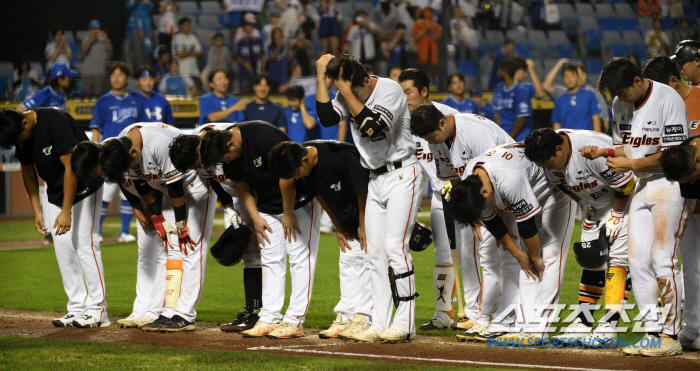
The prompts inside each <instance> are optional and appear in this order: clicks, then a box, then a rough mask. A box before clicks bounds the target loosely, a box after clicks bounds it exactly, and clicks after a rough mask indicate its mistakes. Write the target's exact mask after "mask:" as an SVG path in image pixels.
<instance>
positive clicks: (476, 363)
mask: <svg viewBox="0 0 700 371" xmlns="http://www.w3.org/2000/svg"><path fill="white" fill-rule="evenodd" d="M60 316H61V314H59V313H50V312H29V311H15V310H0V335H9V336H25V337H35V338H44V339H63V340H82V341H98V342H108V343H129V344H146V345H156V346H162V347H174V348H200V349H208V350H233V351H245V352H271V353H278V354H300V355H306V356H317V357H335V358H337V357H343V358H354V359H364V360H372V361H382V362H392V363H401V364H429V365H444V366H448V365H449V366H471V367H480V366H481V367H499V368H520V369H523V368H528V369H529V368H531V369H549V370H602V369H605V370H655V369H678V370H689V369H698V368H700V352H697V353H692V352H686V353H684V354H683V355H682V356H678V357H669V358H643V357H627V356H624V355H622V352H621V351H620V350H619V349H617V350H610V349H607V350H602V349H598V350H582V349H502V348H497V349H488V348H487V346H486V345H485V344H483V343H460V342H458V341H457V340H456V339H455V338H454V337H451V336H421V335H419V336H418V338H417V339H416V341H414V342H412V343H404V344H383V343H371V344H362V343H351V342H345V341H342V340H322V339H319V338H318V337H317V336H316V334H317V333H318V331H319V330H318V329H306V331H305V332H306V336H305V337H303V338H299V339H292V340H271V339H267V338H264V339H244V338H243V337H242V336H241V335H239V334H227V333H223V332H221V331H220V330H219V329H218V324H216V323H211V322H204V323H203V322H198V323H197V327H198V329H197V331H195V332H190V333H175V334H161V333H147V332H143V331H140V330H136V329H122V328H119V327H117V326H116V324H114V323H115V322H116V318H113V319H111V321H112V323H113V325H112V326H110V327H106V328H100V329H77V328H56V327H53V326H52V325H51V319H52V318H56V317H60Z"/></svg>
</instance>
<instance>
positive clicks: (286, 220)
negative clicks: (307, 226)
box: [282, 213, 301, 243]
mask: <svg viewBox="0 0 700 371" xmlns="http://www.w3.org/2000/svg"><path fill="white" fill-rule="evenodd" d="M282 227H283V228H284V239H285V240H287V241H289V242H290V243H291V242H292V239H294V242H296V240H297V235H296V232H299V234H301V229H299V225H298V224H297V217H296V216H294V213H284V215H282Z"/></svg>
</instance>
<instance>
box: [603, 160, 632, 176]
mask: <svg viewBox="0 0 700 371" xmlns="http://www.w3.org/2000/svg"><path fill="white" fill-rule="evenodd" d="M633 163H634V160H632V159H629V158H627V157H608V160H607V161H606V162H605V164H606V165H608V167H609V168H611V169H613V171H614V172H616V173H618V174H621V173H626V172H628V171H632V165H633Z"/></svg>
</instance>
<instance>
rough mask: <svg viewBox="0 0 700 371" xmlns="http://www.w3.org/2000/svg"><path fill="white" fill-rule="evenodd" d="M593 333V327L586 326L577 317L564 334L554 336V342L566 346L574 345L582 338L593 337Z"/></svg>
mask: <svg viewBox="0 0 700 371" xmlns="http://www.w3.org/2000/svg"><path fill="white" fill-rule="evenodd" d="M591 331H593V327H591V326H586V325H585V324H584V323H583V322H582V321H581V319H580V318H578V317H576V318H575V319H574V321H573V322H571V324H570V325H569V327H567V328H566V330H564V333H563V334H561V335H557V336H553V337H552V340H553V341H556V342H559V343H562V344H565V345H569V344H574V343H575V342H576V341H579V340H580V339H581V338H586V337H589V336H591ZM555 339H556V340H555Z"/></svg>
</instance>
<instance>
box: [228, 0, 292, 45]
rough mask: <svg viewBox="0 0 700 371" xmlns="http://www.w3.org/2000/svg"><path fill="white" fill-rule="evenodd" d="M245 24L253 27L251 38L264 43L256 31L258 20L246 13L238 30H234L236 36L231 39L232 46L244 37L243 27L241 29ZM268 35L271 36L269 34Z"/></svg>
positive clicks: (260, 33) (261, 35)
mask: <svg viewBox="0 0 700 371" xmlns="http://www.w3.org/2000/svg"><path fill="white" fill-rule="evenodd" d="M231 1H238V0H231ZM246 22H247V23H250V24H252V25H253V26H254V27H253V37H255V38H260V39H263V42H265V40H264V38H263V34H262V32H260V30H258V29H257V27H258V26H257V24H258V19H257V18H256V17H255V14H253V13H246V14H245V15H243V18H242V19H241V27H238V29H237V30H236V34H235V35H234V37H233V44H234V46H235V45H236V43H238V40H241V39H243V38H244V37H245V27H243V25H244V24H245V23H246ZM280 27H281V22H280ZM270 31H272V29H270ZM270 35H272V34H270Z"/></svg>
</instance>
